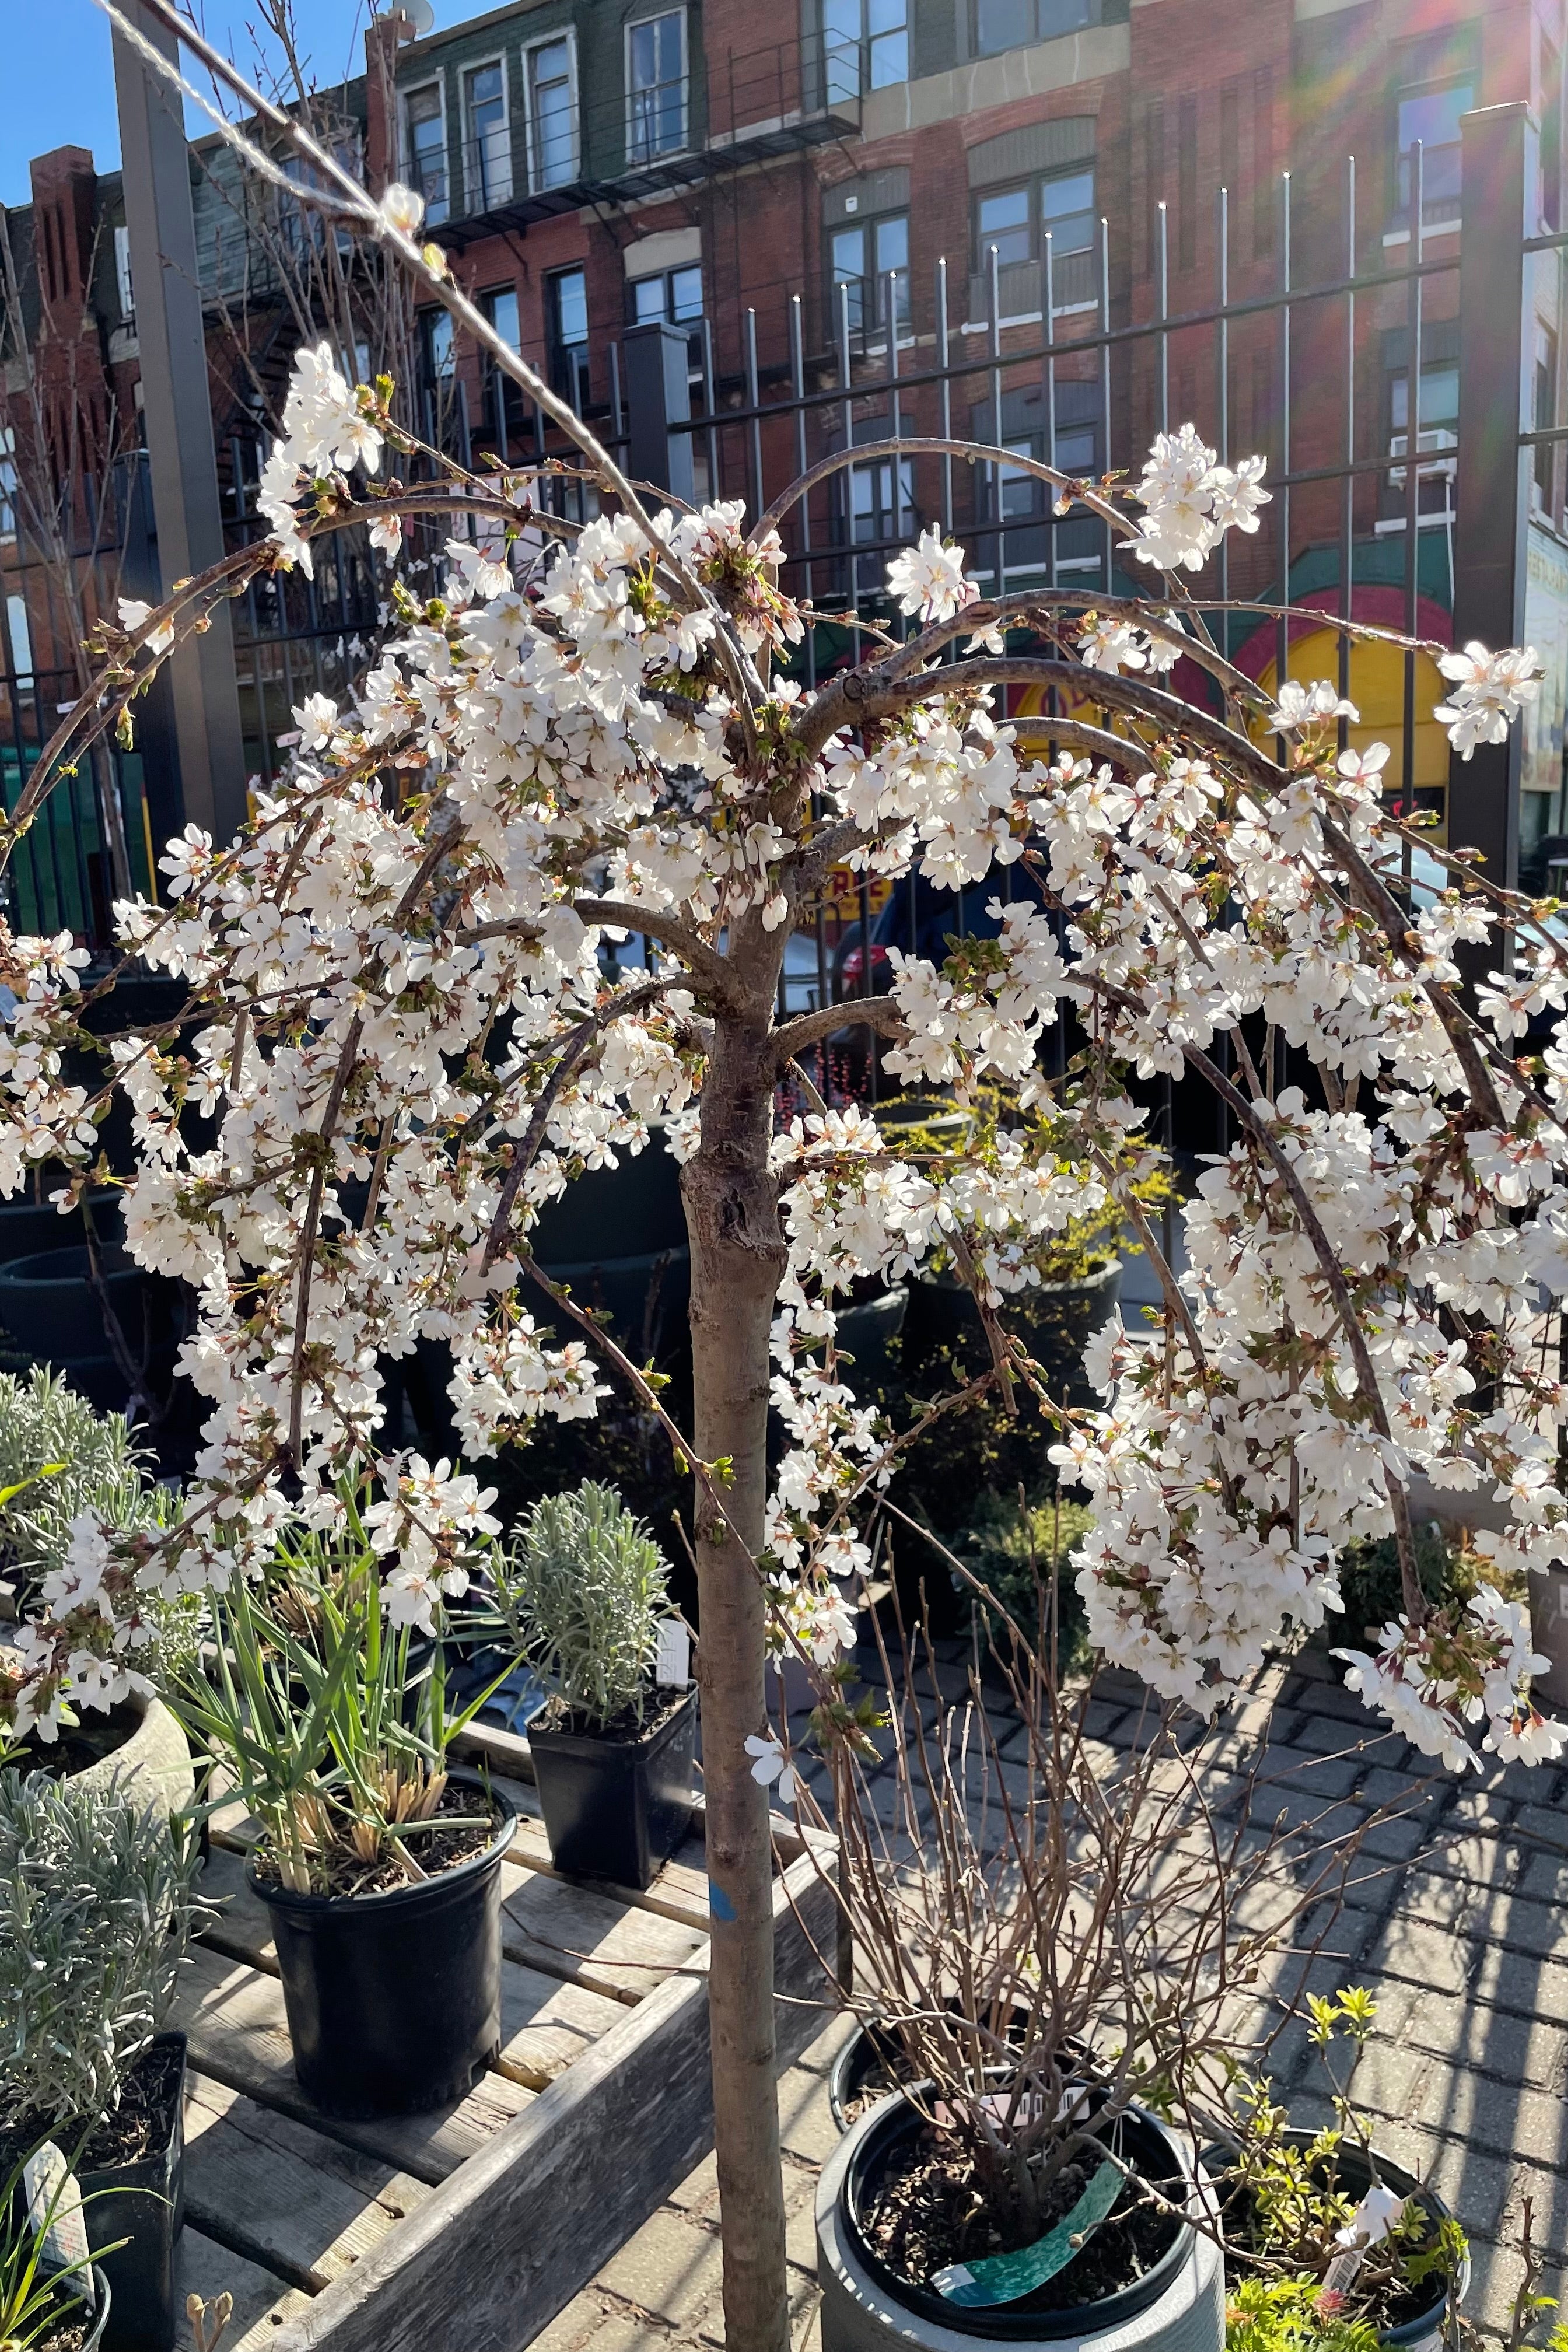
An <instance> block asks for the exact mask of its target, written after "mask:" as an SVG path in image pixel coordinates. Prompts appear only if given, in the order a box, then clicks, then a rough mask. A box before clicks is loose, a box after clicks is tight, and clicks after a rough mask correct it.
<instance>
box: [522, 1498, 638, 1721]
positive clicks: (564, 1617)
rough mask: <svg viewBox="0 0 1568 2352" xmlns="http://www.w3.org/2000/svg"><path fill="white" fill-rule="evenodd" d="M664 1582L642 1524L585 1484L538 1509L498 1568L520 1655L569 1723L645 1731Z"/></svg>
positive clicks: (614, 1500) (621, 1505)
mask: <svg viewBox="0 0 1568 2352" xmlns="http://www.w3.org/2000/svg"><path fill="white" fill-rule="evenodd" d="M667 1580H668V1565H667V1563H666V1561H665V1559H664V1556H663V1554H662V1553H661V1552H660V1550H659V1549H658V1545H657V1544H656V1543H655V1541H654V1539H653V1538H652V1536H651V1535H649V1533H648V1531H647V1528H646V1527H644V1525H643V1523H642V1521H641V1520H640V1519H638V1518H635V1517H633V1515H632V1514H631V1512H630V1511H628V1510H627V1509H626V1506H625V1504H624V1503H623V1502H622V1501H621V1498H620V1496H618V1495H617V1494H616V1492H615V1490H614V1488H613V1487H609V1486H596V1485H595V1483H594V1481H593V1480H592V1479H587V1480H585V1481H584V1484H583V1485H582V1486H579V1487H577V1488H576V1490H575V1491H574V1493H571V1494H565V1495H548V1496H545V1497H544V1499H543V1500H542V1502H539V1503H536V1504H535V1505H534V1507H533V1509H532V1510H531V1513H530V1514H529V1517H528V1520H527V1523H526V1525H525V1526H524V1528H523V1530H522V1534H521V1538H520V1540H519V1541H518V1542H517V1544H516V1545H514V1546H513V1548H512V1549H511V1550H510V1554H508V1555H505V1556H504V1558H503V1559H500V1561H498V1571H497V1582H496V1601H497V1605H498V1607H499V1609H500V1614H501V1616H502V1618H503V1620H504V1621H505V1623H506V1626H507V1629H508V1632H509V1633H510V1636H511V1639H512V1641H513V1642H514V1643H515V1644H516V1646H517V1649H518V1651H519V1652H520V1654H521V1655H522V1656H524V1657H527V1658H530V1659H531V1660H532V1661H533V1662H534V1663H535V1664H537V1665H538V1666H539V1667H540V1668H541V1670H542V1672H543V1673H544V1674H546V1675H548V1676H549V1677H550V1679H551V1680H552V1682H553V1683H554V1685H555V1686H556V1689H557V1691H558V1692H559V1694H560V1696H561V1700H562V1703H563V1706H565V1707H566V1708H567V1709H568V1710H569V1711H570V1712H571V1713H572V1714H574V1715H577V1716H582V1717H586V1718H587V1720H588V1721H589V1722H590V1723H592V1724H594V1725H595V1726H597V1727H603V1726H605V1724H608V1723H610V1722H612V1721H613V1720H614V1719H615V1718H616V1717H617V1716H624V1715H627V1714H630V1715H631V1716H632V1717H634V1718H635V1719H636V1721H637V1722H638V1723H640V1722H641V1721H642V1719H643V1709H644V1706H645V1705H646V1703H647V1694H648V1677H649V1675H650V1673H651V1671H652V1667H653V1661H654V1653H655V1651H656V1650H657V1649H658V1621H659V1619H660V1617H661V1616H664V1615H667V1614H668V1601H667V1599H666V1584H667Z"/></svg>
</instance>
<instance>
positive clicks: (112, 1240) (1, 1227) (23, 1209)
mask: <svg viewBox="0 0 1568 2352" xmlns="http://www.w3.org/2000/svg"><path fill="white" fill-rule="evenodd" d="M47 1183H48V1188H49V1189H50V1190H51V1191H55V1192H60V1191H63V1190H64V1179H63V1176H61V1177H58V1178H57V1177H53V1176H51V1177H50V1178H49V1179H48V1180H47ZM88 1203H89V1207H90V1208H91V1211H92V1223H93V1232H94V1233H95V1234H96V1235H97V1237H98V1241H99V1245H100V1248H104V1249H118V1248H119V1247H120V1246H121V1238H122V1235H123V1232H124V1222H123V1219H122V1217H121V1208H120V1196H119V1194H118V1193H117V1192H89V1195H88ZM86 1244H87V1225H86V1221H85V1218H84V1215H83V1213H82V1208H81V1205H80V1203H78V1205H77V1206H76V1207H75V1208H74V1209H72V1210H71V1211H70V1212H69V1213H68V1214H67V1215H66V1216H63V1217H62V1216H61V1214H60V1213H59V1211H58V1209H56V1208H53V1207H51V1206H50V1204H49V1202H47V1201H5V1202H0V1265H12V1264H13V1263H14V1262H15V1260H16V1259H17V1258H19V1257H36V1256H37V1255H38V1254H39V1252H40V1251H44V1250H57V1249H68V1248H71V1247H73V1246H79V1247H83V1248H85V1246H86Z"/></svg>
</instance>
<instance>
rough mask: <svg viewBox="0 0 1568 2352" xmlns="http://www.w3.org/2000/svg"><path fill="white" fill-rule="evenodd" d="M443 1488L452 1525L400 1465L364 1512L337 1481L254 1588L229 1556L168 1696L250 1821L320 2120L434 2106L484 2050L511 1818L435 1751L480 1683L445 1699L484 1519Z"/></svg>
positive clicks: (300, 2068)
mask: <svg viewBox="0 0 1568 2352" xmlns="http://www.w3.org/2000/svg"><path fill="white" fill-rule="evenodd" d="M419 1466H420V1467H423V1465H419ZM445 1467H446V1465H442V1468H443V1470H444V1469H445ZM454 1503H455V1504H456V1507H457V1512H458V1517H460V1520H461V1525H460V1526H450V1527H447V1528H445V1529H439V1528H434V1526H433V1516H432V1514H431V1513H429V1512H427V1511H426V1510H425V1509H424V1508H422V1506H421V1498H420V1496H419V1493H418V1480H417V1477H416V1476H410V1477H408V1478H405V1481H404V1482H403V1485H402V1486H401V1487H400V1489H399V1490H398V1494H397V1496H395V1497H394V1499H393V1500H392V1501H391V1502H390V1503H387V1504H383V1505H381V1506H380V1507H379V1512H380V1516H379V1517H377V1516H376V1514H375V1512H374V1511H371V1510H369V1509H366V1508H364V1507H363V1496H361V1495H360V1494H358V1493H357V1492H356V1491H355V1490H354V1489H353V1487H348V1488H345V1489H344V1490H343V1492H342V1496H341V1497H340V1505H341V1510H340V1517H339V1521H338V1524H337V1526H336V1527H335V1528H331V1529H330V1530H328V1531H325V1532H321V1533H307V1534H305V1535H303V1536H300V1537H299V1538H295V1539H293V1540H290V1541H287V1542H284V1543H280V1544H279V1546H278V1548H277V1549H276V1551H275V1553H274V1555H273V1559H272V1562H271V1565H270V1567H269V1569H268V1572H267V1574H266V1575H265V1576H264V1577H263V1578H262V1579H261V1580H260V1581H259V1582H258V1585H256V1586H254V1587H253V1586H252V1585H251V1583H250V1582H249V1581H248V1580H247V1578H246V1577H245V1576H244V1575H243V1574H242V1573H240V1572H238V1571H235V1572H234V1573H232V1574H231V1576H230V1577H229V1579H228V1581H227V1582H226V1584H225V1585H223V1586H220V1587H218V1588H216V1589H215V1590H214V1591H213V1592H212V1594H211V1596H210V1605H211V1608H212V1616H213V1639H212V1643H211V1644H210V1647H209V1649H208V1651H207V1653H206V1654H205V1657H204V1658H202V1659H201V1660H198V1661H197V1662H196V1663H195V1664H193V1666H192V1667H191V1668H190V1669H189V1670H188V1671H187V1673H186V1674H185V1675H184V1678H183V1679H182V1681H181V1682H180V1684H179V1685H178V1686H177V1687H176V1688H174V1690H173V1692H172V1694H171V1698H172V1704H173V1706H174V1709H175V1711H176V1713H177V1714H178V1715H179V1717H180V1719H181V1721H182V1722H183V1723H184V1726H185V1727H186V1729H187V1731H188V1732H189V1734H190V1736H191V1738H192V1740H193V1743H194V1744H195V1745H196V1746H197V1747H198V1748H200V1749H202V1750H205V1752H206V1753H207V1754H208V1755H209V1756H210V1757H211V1758H212V1759H214V1761H215V1763H216V1764H217V1765H218V1766H219V1767H221V1768H222V1771H221V1787H220V1790H219V1793H218V1795H217V1797H216V1800H215V1801H219V1802H221V1801H226V1799H228V1798H230V1797H233V1796H238V1797H240V1798H241V1799H242V1800H243V1801H245V1803H246V1804H247V1805H248V1806H249V1808H250V1810H251V1811H252V1812H253V1813H254V1815H255V1816H256V1819H257V1822H258V1824H259V1826H260V1832H261V1834H260V1837H259V1840H258V1843H257V1845H256V1847H255V1849H254V1851H253V1852H252V1853H251V1856H250V1859H249V1862H248V1864H247V1879H248V1882H249V1885H250V1887H251V1889H252V1892H253V1893H254V1894H255V1895H258V1897H259V1899H260V1900H261V1901H262V1902H263V1903H264V1904H265V1905H266V1906H267V1908H268V1911H269V1912H270V1914H271V1917H272V1932H273V1937H274V1939H275V1941H276V1944H277V1948H278V1965H279V1973H280V1975H281V1977H282V1979H283V2000H284V2008H285V2011H286V2012H287V2015H288V2021H289V2041H290V2043H291V2044H292V2047H293V2053H294V2067H295V2072H296V2073H297V2074H298V2075H299V2078H300V2084H301V2085H302V2087H303V2088H304V2090H305V2091H306V2092H307V2093H308V2094H309V2095H310V2097H311V2098H312V2099H314V2101H315V2102H316V2104H317V2105H318V2106H319V2107H320V2108H321V2110H322V2112H323V2114H326V2115H331V2116H373V2115H396V2114H409V2113H418V2112H422V2111H424V2110H426V2109H428V2108H431V2107H437V2106H441V2105H445V2104H446V2103H447V2101H448V2100H451V2099H458V2098H461V2097H462V2096H463V2095H465V2094H466V2093H467V2092H468V2090H469V2089H470V2088H471V2087H472V2085H473V2084H474V2083H475V2082H476V2081H477V2079H478V2078H479V2075H480V2074H482V2073H483V2071H484V2069H485V2067H486V2066H487V2065H488V2064H489V2062H490V2061H491V2060H492V2059H493V2058H494V2056H495V2054H496V2053H497V2051H498V2050H499V2048H500V1895H501V1885H500V1865H501V1858H502V1856H503V1854H504V1853H505V1852H506V1850H507V1847H508V1846H509V1845H510V1842H511V1836H512V1832H513V1828H514V1816H513V1814H512V1811H511V1808H510V1805H509V1804H508V1802H507V1801H506V1800H505V1799H504V1798H503V1797H502V1796H501V1795H500V1792H499V1791H497V1790H492V1789H491V1788H490V1787H489V1785H488V1783H487V1782H486V1781H485V1780H483V1779H482V1778H481V1776H480V1775H479V1774H477V1773H474V1772H468V1771H462V1770H458V1769H454V1768H452V1767H451V1766H450V1765H449V1763H448V1761H447V1750H448V1748H449V1747H450V1745H451V1742H452V1740H453V1739H454V1738H456V1737H457V1735H458V1732H459V1731H461V1730H463V1729H464V1728H465V1727H466V1726H467V1725H468V1723H469V1722H470V1721H471V1720H472V1719H473V1717H474V1716H475V1715H476V1714H477V1713H478V1712H479V1708H480V1707H481V1706H483V1705H484V1704H485V1701H486V1700H487V1699H488V1698H489V1696H490V1691H491V1689H492V1688H493V1687H494V1684H493V1683H492V1684H490V1685H486V1686H485V1687H483V1688H481V1689H480V1690H479V1692H478V1693H477V1694H475V1695H474V1696H471V1697H470V1698H469V1699H468V1702H467V1704H465V1705H463V1706H450V1705H449V1704H448V1700H447V1656H446V1648H445V1642H444V1638H443V1637H444V1636H445V1634H446V1633H447V1613H446V1605H445V1604H446V1596H447V1594H448V1593H451V1592H453V1591H461V1590H463V1589H464V1588H465V1587H466V1585H467V1581H468V1572H469V1571H468V1565H466V1564H465V1563H468V1562H477V1561H478V1560H479V1559H481V1558H482V1556H483V1552H484V1549H485V1540H484V1539H485V1538H486V1536H487V1535H488V1534H489V1532H490V1531H491V1530H492V1529H493V1524H494V1523H493V1522H490V1521H488V1520H486V1519H485V1518H484V1514H483V1512H482V1509H481V1508H480V1507H479V1501H478V1498H477V1496H476V1494H475V1491H474V1486H473V1481H472V1480H471V1479H470V1480H458V1481H457V1482H456V1491H455V1493H454V1489H453V1487H452V1486H447V1492H446V1507H447V1508H448V1509H451V1508H452V1507H453V1505H454ZM481 1522H482V1525H481ZM378 1545H379V1546H382V1547H384V1550H385V1553H386V1555H387V1556H388V1557H389V1559H391V1562H392V1564H391V1566H390V1567H389V1569H388V1570H387V1572H386V1573H385V1574H384V1573H383V1569H382V1559H383V1553H382V1551H380V1550H378V1549H377V1547H378ZM431 1636H434V1638H430V1637H431ZM509 1669H510V1662H509V1666H508V1667H507V1668H503V1669H502V1673H503V1674H504V1673H505V1672H506V1671H508V1670H509ZM496 1679H497V1680H499V1679H500V1676H498V1677H497V1678H496Z"/></svg>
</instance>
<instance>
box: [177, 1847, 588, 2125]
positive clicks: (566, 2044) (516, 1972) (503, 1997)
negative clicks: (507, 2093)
mask: <svg viewBox="0 0 1568 2352" xmlns="http://www.w3.org/2000/svg"><path fill="white" fill-rule="evenodd" d="M202 1893H203V1895H205V1896H206V1897H208V1898H209V1899H210V1900H214V1901H216V1902H218V1903H220V1904H221V1906H222V1908H221V1909H220V1910H219V1911H218V1912H217V1913H216V1916H214V1917H213V1918H212V1919H210V1920H209V1922H208V1924H207V1927H206V1929H205V1934H204V1936H203V1938H202V1940H203V1942H204V1943H205V1944H206V1945H207V1946H208V1947H209V1948H210V1949H212V1950H213V1951H215V1952H223V1953H226V1955H227V1956H228V1958H230V1959H235V1960H244V1961H247V1962H248V1963H249V1965H250V1966H251V1967H252V1968H254V1969H262V1970H264V1971H265V1972H266V1973H267V1974H268V1976H276V1975H277V1973H278V1954H277V1951H276V1948H274V1945H273V1941H272V1915H271V1913H270V1912H269V1911H268V1908H267V1906H266V1905H265V1903H263V1902H261V1901H260V1899H259V1898H258V1896H257V1895H254V1894H252V1892H251V1890H250V1887H249V1885H248V1884H247V1880H246V1875H245V1862H244V1858H243V1856H242V1855H240V1854H237V1853H220V1852H219V1851H218V1849H217V1848H216V1847H215V1848H214V1849H213V1854H212V1859H211V1861H210V1862H209V1863H208V1864H207V1866H206V1869H205V1872H204V1873H203V1874H202ZM623 2006H624V2004H623V2003H622V2002H621V2001H620V2000H616V1999H615V1998H613V1997H612V1996H611V1995H609V1994H607V1993H599V1992H594V1991H591V1990H588V1988H587V1987H586V1986H584V1985H581V1984H574V1983H571V1982H569V1981H566V1980H564V1979H562V1978H560V1977H555V1976H546V1975H544V1974H543V1973H542V1970H540V1969H531V1968H528V1967H526V1966H525V1965H524V1964H523V1963H522V1962H521V1960H510V1959H506V1958H503V1959H502V1961H501V1972H500V2016H501V2052H500V2058H499V2059H498V2061H497V2067H498V2071H499V2072H500V2073H501V2074H505V2075H507V2076H509V2077H510V2080H511V2081H512V2082H514V2083H521V2084H524V2085H525V2087H526V2088H527V2089H529V2090H531V2091H542V2090H543V2089H544V2088H545V2086H546V2084H550V2083H552V2082H553V2081H554V2080H555V2077H556V2075H557V2074H560V2072H561V2070H562V2068H563V2066H570V2064H571V2063H572V2061H573V2060H574V2058H576V2057H577V2056H579V2055H580V2054H581V2053H582V2052H583V2051H584V2050H586V2049H587V2048H588V2046H589V2044H590V2043H591V2042H596V2041H597V2040H598V2038H599V2036H600V2034H601V2033H605V2032H608V2031H609V2029H610V2027H611V2026H612V2025H614V2024H615V2023H616V2021H617V2020H618V2019H619V2017H620V2015H621V2012H622V2009H623Z"/></svg>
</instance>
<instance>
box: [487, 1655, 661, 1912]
mask: <svg viewBox="0 0 1568 2352" xmlns="http://www.w3.org/2000/svg"><path fill="white" fill-rule="evenodd" d="M528 1740H529V1747H530V1748H531V1752H532V1756H533V1776H534V1780H535V1782H536V1783H537V1785H538V1789H539V1802H540V1806H541V1809H542V1811H543V1814H544V1827H545V1832H546V1834H547V1835H548V1837H549V1839H550V1858H551V1860H552V1862H553V1863H554V1864H555V1867H556V1869H557V1870H560V1871H564V1872H565V1873H566V1874H567V1875H568V1876H570V1877H574V1878H604V1879H608V1880H610V1881H611V1882H612V1883H613V1884H614V1885H617V1886H633V1887H637V1888H638V1889H639V1890H640V1889H641V1888H643V1887H645V1886H647V1885H650V1884H651V1882H652V1879H653V1876H654V1874H655V1873H656V1871H657V1870H658V1866H659V1864H661V1863H663V1862H667V1861H668V1858H669V1856H670V1855H671V1854H672V1853H674V1852H675V1849H676V1847H677V1846H678V1845H679V1843H680V1841H681V1839H682V1838H683V1837H684V1836H685V1835H686V1832H687V1831H688V1830H689V1828H690V1826H691V1813H692V1807H693V1804H694V1802H695V1798H694V1794H693V1787H692V1782H693V1775H694V1773H695V1769H696V1755H697V1694H696V1692H695V1691H673V1690H670V1691H656V1692H655V1693H654V1694H653V1695H652V1696H651V1697H650V1698H649V1700H648V1702H647V1705H646V1706H645V1707H644V1711H643V1718H642V1721H641V1723H640V1724H639V1723H638V1722H637V1717H636V1715H635V1713H634V1711H633V1710H632V1709H630V1708H627V1709H626V1713H625V1715H624V1716H623V1717H618V1718H617V1719H616V1721H614V1722H611V1723H608V1724H605V1725H603V1726H600V1725H596V1724H592V1723H588V1722H585V1721H584V1720H582V1719H580V1718H576V1717H572V1716H570V1715H567V1716H563V1717H561V1718H560V1719H559V1720H558V1721H557V1722H555V1723H553V1724H546V1723H543V1722H542V1721H535V1722H534V1723H533V1724H531V1726H530V1727H529V1735H528Z"/></svg>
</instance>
